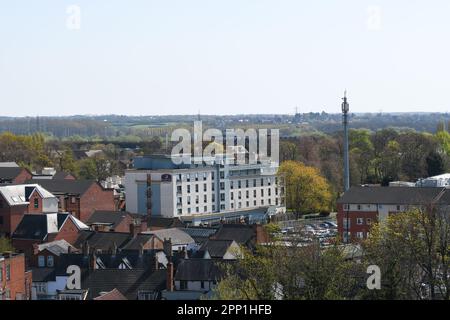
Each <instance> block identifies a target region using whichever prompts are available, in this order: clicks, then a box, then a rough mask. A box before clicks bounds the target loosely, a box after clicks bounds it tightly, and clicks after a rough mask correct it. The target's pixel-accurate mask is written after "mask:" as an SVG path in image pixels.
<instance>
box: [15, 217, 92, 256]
mask: <svg viewBox="0 0 450 320" xmlns="http://www.w3.org/2000/svg"><path fill="white" fill-rule="evenodd" d="M85 230H89V227H88V226H87V225H85V224H84V223H82V222H81V221H80V220H78V219H76V218H75V217H74V216H72V215H70V214H68V213H46V214H25V215H24V216H23V218H22V220H21V221H20V223H19V225H18V226H17V228H16V230H15V231H14V233H13V234H12V236H11V239H12V244H13V246H14V248H16V249H17V250H20V251H22V252H24V253H25V255H26V257H27V259H28V260H30V259H32V256H33V255H34V252H35V244H38V245H39V244H42V243H46V242H52V241H55V240H63V239H64V240H66V241H67V242H68V243H70V244H74V243H75V242H76V240H77V239H78V236H79V234H80V232H82V231H85Z"/></svg>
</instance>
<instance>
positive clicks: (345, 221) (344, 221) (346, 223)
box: [342, 218, 350, 229]
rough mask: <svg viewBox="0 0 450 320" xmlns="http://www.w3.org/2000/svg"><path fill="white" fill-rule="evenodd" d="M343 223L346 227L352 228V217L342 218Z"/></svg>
mask: <svg viewBox="0 0 450 320" xmlns="http://www.w3.org/2000/svg"><path fill="white" fill-rule="evenodd" d="M342 224H343V226H344V229H349V228H350V219H347V218H344V219H342Z"/></svg>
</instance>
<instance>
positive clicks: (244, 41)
mask: <svg viewBox="0 0 450 320" xmlns="http://www.w3.org/2000/svg"><path fill="white" fill-rule="evenodd" d="M71 5H76V7H70V6H71ZM74 8H75V9H74ZM77 8H79V9H80V15H79V18H80V19H79V20H77V19H78V15H77ZM449 15H450V2H449V1H445V0H436V1H434V2H433V3H429V2H426V1H423V0H415V1H410V0H398V1H395V3H394V2H393V1H388V0H378V1H367V0H345V1H341V2H339V3H338V2H336V1H331V0H323V1H320V2H319V1H316V2H306V1H298V0H284V1H274V0H248V1H245V2H244V1H237V0H229V1H220V2H219V1H214V2H212V1H207V0H191V1H189V2H187V1H181V0H173V1H170V2H169V1H155V0H146V1H144V0H135V1H119V0H98V1H95V2H93V1H88V0H78V1H67V0H63V1H58V2H57V3H56V2H54V1H50V0H42V1H39V2H37V1H36V2H33V3H27V4H20V3H18V2H8V3H6V2H3V3H1V4H0V37H1V38H2V47H1V49H0V88H1V89H0V106H1V112H0V116H12V117H20V116H37V115H39V116H51V117H53V116H76V115H86V116H94V115H97V116H101V115H129V116H139V115H142V116H158V115H159V116H167V115H194V114H197V113H198V112H199V111H200V113H201V114H205V115H207V114H209V115H245V114H247V115H248V114H280V115H281V114H285V115H287V114H294V112H295V108H296V107H297V108H298V111H299V112H300V113H308V112H322V111H325V112H327V113H339V112H340V103H341V97H342V96H343V92H344V90H347V91H348V96H349V102H350V110H351V112H353V113H379V112H380V110H381V111H382V112H383V113H392V112H395V113H397V112H403V113H404V112H413V113H416V112H424V113H428V112H434V113H446V112H447V110H449V109H450V96H449V95H448V94H447V91H448V83H450V81H449V80H450V79H449V78H450V63H449V62H448V57H449V56H450V44H449V43H448V41H446V40H445V39H446V38H448V30H450V20H448V16H449ZM78 21H79V24H78Z"/></svg>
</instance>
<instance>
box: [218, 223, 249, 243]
mask: <svg viewBox="0 0 450 320" xmlns="http://www.w3.org/2000/svg"><path fill="white" fill-rule="evenodd" d="M254 237H256V231H255V230H254V229H253V226H251V225H245V224H223V225H221V227H220V228H219V230H218V231H217V233H216V234H215V235H213V236H212V238H213V239H216V240H234V241H236V242H237V243H239V244H248V243H249V242H250V241H251V240H252V239H253V238H254Z"/></svg>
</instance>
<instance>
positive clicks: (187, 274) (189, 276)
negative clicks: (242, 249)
mask: <svg viewBox="0 0 450 320" xmlns="http://www.w3.org/2000/svg"><path fill="white" fill-rule="evenodd" d="M219 261H220V263H230V262H229V261H226V260H214V259H182V260H181V261H180V263H179V264H178V266H177V272H176V274H175V280H184V281H217V280H220V278H221V276H222V275H223V272H222V271H221V268H220V266H219V265H218V262H219Z"/></svg>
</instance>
